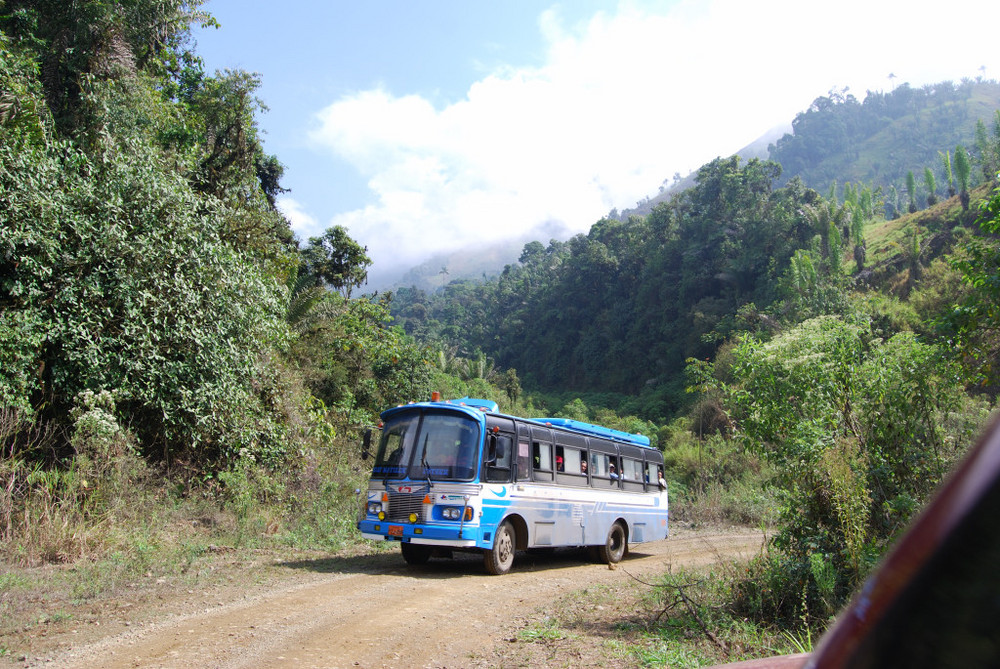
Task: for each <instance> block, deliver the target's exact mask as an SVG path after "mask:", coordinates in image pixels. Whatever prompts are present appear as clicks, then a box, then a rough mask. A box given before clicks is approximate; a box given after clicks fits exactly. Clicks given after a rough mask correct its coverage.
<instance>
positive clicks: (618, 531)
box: [598, 523, 628, 564]
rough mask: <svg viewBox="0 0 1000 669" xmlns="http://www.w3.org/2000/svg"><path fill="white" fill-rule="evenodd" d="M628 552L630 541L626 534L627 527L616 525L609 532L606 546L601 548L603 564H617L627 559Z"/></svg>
mask: <svg viewBox="0 0 1000 669" xmlns="http://www.w3.org/2000/svg"><path fill="white" fill-rule="evenodd" d="M627 550H628V540H627V537H626V534H625V527H624V526H623V525H622V524H621V523H615V524H614V525H612V526H611V529H610V530H608V538H607V539H606V540H605V542H604V545H603V546H601V547H600V548H599V553H598V554H599V556H600V558H601V562H605V563H607V564H617V563H618V562H621V559H622V558H623V557H625V553H626V551H627Z"/></svg>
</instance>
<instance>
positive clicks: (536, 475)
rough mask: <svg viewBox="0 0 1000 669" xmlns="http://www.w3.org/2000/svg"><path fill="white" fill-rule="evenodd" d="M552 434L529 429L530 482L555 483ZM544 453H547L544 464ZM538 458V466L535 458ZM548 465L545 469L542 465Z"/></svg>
mask: <svg viewBox="0 0 1000 669" xmlns="http://www.w3.org/2000/svg"><path fill="white" fill-rule="evenodd" d="M552 447H553V443H552V432H551V431H550V430H546V429H544V428H536V427H532V428H531V480H532V481H535V482H538V483H552V482H554V481H555V455H554V453H553V448H552ZM545 453H548V458H547V459H548V462H547V463H546V458H545ZM536 456H537V457H538V464H537V465H536V464H535V458H536ZM546 464H547V465H548V467H545V466H543V465H546Z"/></svg>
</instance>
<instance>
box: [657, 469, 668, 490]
mask: <svg viewBox="0 0 1000 669" xmlns="http://www.w3.org/2000/svg"><path fill="white" fill-rule="evenodd" d="M656 475H657V477H658V478H659V481H658V483H659V485H660V490H666V489H667V481H666V479H664V478H663V470H662V469H660V470H658V471H657V472H656Z"/></svg>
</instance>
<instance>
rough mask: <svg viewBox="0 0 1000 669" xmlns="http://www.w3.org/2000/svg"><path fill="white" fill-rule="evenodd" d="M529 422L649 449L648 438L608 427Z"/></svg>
mask: <svg viewBox="0 0 1000 669" xmlns="http://www.w3.org/2000/svg"><path fill="white" fill-rule="evenodd" d="M531 420H534V421H538V422H539V423H546V424H548V425H555V426H557V427H562V428H566V429H567V430H573V431H575V432H581V433H583V434H589V435H592V436H595V437H604V438H605V439H614V440H615V441H623V442H626V443H629V444H635V445H636V446H645V447H649V445H650V444H649V437H647V436H645V435H642V434H632V433H631V432H622V431H621V430H613V429H611V428H610V427H601V426H600V425H592V424H591V423H584V422H583V421H580V420H573V419H572V418H532V419H531Z"/></svg>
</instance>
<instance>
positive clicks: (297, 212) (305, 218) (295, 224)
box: [275, 197, 323, 241]
mask: <svg viewBox="0 0 1000 669" xmlns="http://www.w3.org/2000/svg"><path fill="white" fill-rule="evenodd" d="M275 204H276V206H277V208H278V211H280V212H281V213H282V214H284V216H285V218H287V219H288V222H289V223H290V224H291V227H292V231H293V232H294V233H296V235H298V237H299V239H302V240H303V241H304V240H306V239H308V238H309V237H318V236H319V235H321V234H322V233H323V226H322V224H321V223H320V222H319V221H317V220H316V219H315V218H314V217H313V216H310V215H309V214H308V213H307V212H306V211H305V210H304V209H303V208H302V204H301V203H299V202H298V201H296V200H293V199H292V198H290V197H279V198H278V199H277V201H276V202H275Z"/></svg>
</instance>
